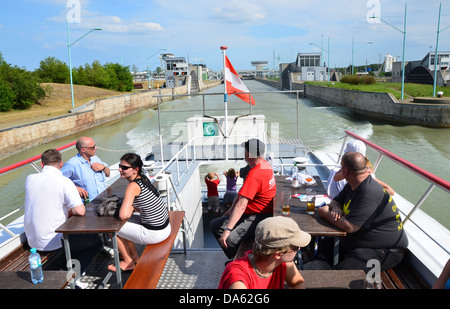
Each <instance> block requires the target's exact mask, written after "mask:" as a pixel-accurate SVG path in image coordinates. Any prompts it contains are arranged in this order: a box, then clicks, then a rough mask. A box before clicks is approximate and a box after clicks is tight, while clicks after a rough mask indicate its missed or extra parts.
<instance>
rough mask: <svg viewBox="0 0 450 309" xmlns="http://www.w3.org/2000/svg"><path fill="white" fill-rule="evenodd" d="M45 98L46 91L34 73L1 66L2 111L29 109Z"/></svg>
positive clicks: (0, 100) (0, 98)
mask: <svg viewBox="0 0 450 309" xmlns="http://www.w3.org/2000/svg"><path fill="white" fill-rule="evenodd" d="M43 97H45V90H44V88H42V87H41V85H40V84H39V81H38V78H36V77H35V75H34V74H33V73H31V72H28V71H26V70H24V69H21V68H19V67H17V66H11V65H10V64H7V63H6V62H2V63H1V64H0V111H9V110H11V109H27V108H29V107H30V106H32V105H33V104H34V103H36V102H38V100H39V99H41V98H43Z"/></svg>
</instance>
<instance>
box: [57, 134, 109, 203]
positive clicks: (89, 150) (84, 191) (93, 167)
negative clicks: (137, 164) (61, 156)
mask: <svg viewBox="0 0 450 309" xmlns="http://www.w3.org/2000/svg"><path fill="white" fill-rule="evenodd" d="M76 148H77V150H78V153H77V155H76V156H74V157H73V158H71V159H70V160H69V161H67V162H66V163H65V164H64V166H63V167H62V169H61V172H62V173H63V175H64V176H66V177H67V178H70V179H71V180H72V181H73V183H74V184H75V186H76V187H77V189H78V192H79V193H80V196H81V197H82V198H83V199H85V198H86V197H87V196H88V195H89V199H90V200H93V199H94V198H95V197H96V196H97V195H99V194H100V193H101V192H103V191H104V190H105V189H106V177H108V176H109V174H110V170H109V167H108V165H107V164H106V163H104V162H102V161H101V160H100V158H99V157H97V156H96V155H95V151H96V150H97V146H96V145H95V142H94V140H93V139H92V138H90V137H80V138H79V139H78V140H77V143H76Z"/></svg>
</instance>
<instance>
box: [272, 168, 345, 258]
mask: <svg viewBox="0 0 450 309" xmlns="http://www.w3.org/2000/svg"><path fill="white" fill-rule="evenodd" d="M286 178H287V176H275V180H276V183H277V193H276V196H275V201H274V205H273V215H274V216H282V215H283V214H282V210H281V192H282V191H285V190H291V193H292V195H294V194H297V193H298V194H311V192H308V191H307V189H313V190H314V191H315V193H313V194H327V190H326V189H325V186H324V185H323V183H322V181H321V179H320V177H319V176H314V179H315V181H316V184H315V185H312V186H308V185H303V186H301V187H300V188H292V186H291V183H292V182H291V181H290V180H286ZM290 206H291V214H290V215H289V217H290V218H292V219H294V221H295V222H297V224H298V226H299V227H300V229H301V230H302V231H304V232H307V233H309V234H311V236H325V237H334V260H333V266H334V265H336V264H337V263H338V258H339V237H342V236H346V235H347V233H346V232H344V231H342V230H340V229H339V228H337V227H335V226H334V225H332V224H331V223H329V222H328V221H326V220H325V219H323V218H321V217H319V215H318V214H317V212H316V213H315V214H314V215H308V214H307V213H306V202H300V199H298V198H294V197H293V198H291V202H290Z"/></svg>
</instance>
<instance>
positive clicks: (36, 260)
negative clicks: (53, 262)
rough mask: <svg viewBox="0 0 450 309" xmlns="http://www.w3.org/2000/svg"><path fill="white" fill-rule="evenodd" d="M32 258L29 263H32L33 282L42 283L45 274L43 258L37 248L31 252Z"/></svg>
mask: <svg viewBox="0 0 450 309" xmlns="http://www.w3.org/2000/svg"><path fill="white" fill-rule="evenodd" d="M30 253H31V254H30V257H29V258H28V262H29V263H30V272H31V282H33V283H34V284H36V283H41V282H42V280H44V274H43V272H42V264H41V256H40V255H39V253H37V252H36V248H32V249H31V250H30Z"/></svg>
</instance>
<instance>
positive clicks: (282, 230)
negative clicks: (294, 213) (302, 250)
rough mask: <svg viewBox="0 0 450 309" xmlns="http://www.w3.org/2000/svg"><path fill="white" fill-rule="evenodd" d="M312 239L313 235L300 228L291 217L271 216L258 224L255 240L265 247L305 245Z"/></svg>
mask: <svg viewBox="0 0 450 309" xmlns="http://www.w3.org/2000/svg"><path fill="white" fill-rule="evenodd" d="M310 241H311V235H309V234H308V233H306V232H303V231H302V230H300V228H299V227H298V224H297V223H296V222H295V221H294V220H293V219H291V218H289V217H283V216H275V217H269V218H267V219H264V220H263V221H261V222H260V223H258V225H257V226H256V231H255V242H256V243H258V244H260V245H261V246H262V247H264V248H282V247H285V246H289V245H290V246H295V247H304V246H306V245H308V244H309V242H310Z"/></svg>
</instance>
